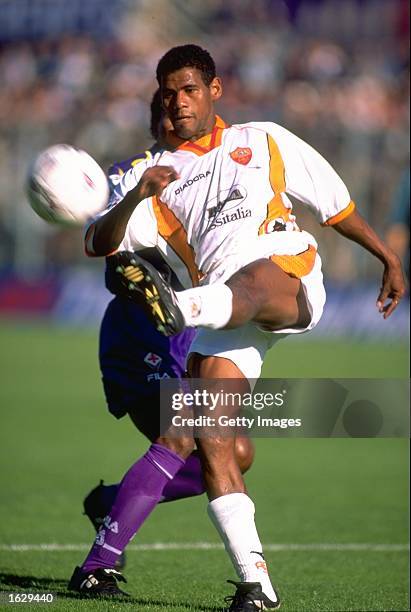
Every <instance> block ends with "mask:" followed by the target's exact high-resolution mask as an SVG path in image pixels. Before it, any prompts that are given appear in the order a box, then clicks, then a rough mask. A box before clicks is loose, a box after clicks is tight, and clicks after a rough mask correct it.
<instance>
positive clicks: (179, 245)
mask: <svg viewBox="0 0 411 612" xmlns="http://www.w3.org/2000/svg"><path fill="white" fill-rule="evenodd" d="M152 202H153V210H154V214H155V216H156V219H157V226H158V233H159V234H160V236H161V237H162V238H164V240H165V241H166V242H167V244H169V245H170V247H171V248H172V249H173V251H174V252H175V253H176V254H177V255H178V256H179V258H180V259H181V260H182V261H183V263H184V264H185V266H186V267H187V270H188V273H189V275H190V278H191V281H192V283H193V286H194V287H196V286H197V285H198V281H199V277H200V273H199V270H198V268H197V264H196V263H195V255H194V250H193V248H192V247H191V246H190V245H189V244H188V240H187V232H186V230H185V229H184V227H183V226H182V224H181V222H180V221H179V220H178V219H177V217H176V216H175V214H174V213H173V211H172V210H170V209H169V208H168V207H167V206H166V204H164V202H162V201H161V200H160V198H157V197H153V198H152Z"/></svg>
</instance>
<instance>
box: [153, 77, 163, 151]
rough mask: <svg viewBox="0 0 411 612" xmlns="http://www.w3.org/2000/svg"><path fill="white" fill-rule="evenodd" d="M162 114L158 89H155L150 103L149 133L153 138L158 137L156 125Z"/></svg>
mask: <svg viewBox="0 0 411 612" xmlns="http://www.w3.org/2000/svg"><path fill="white" fill-rule="evenodd" d="M162 114H163V108H162V106H161V95H160V90H159V89H157V90H156V91H155V93H154V95H153V98H152V100H151V104H150V133H151V135H152V137H153V138H154V140H157V139H158V136H159V133H158V126H159V123H160V120H161V116H162Z"/></svg>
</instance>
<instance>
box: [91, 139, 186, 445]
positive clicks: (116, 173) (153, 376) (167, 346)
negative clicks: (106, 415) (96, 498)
mask: <svg viewBox="0 0 411 612" xmlns="http://www.w3.org/2000/svg"><path fill="white" fill-rule="evenodd" d="M157 151H159V147H158V146H157V145H154V146H153V147H151V149H149V150H147V151H145V152H144V153H141V154H139V155H136V156H134V157H130V158H129V159H127V160H125V161H122V162H118V163H115V164H113V165H112V166H111V167H110V169H109V171H108V175H109V182H110V187H111V188H113V187H114V186H115V185H116V182H117V181H118V180H120V178H121V176H122V175H123V174H124V173H125V172H127V170H129V169H130V168H132V167H133V166H135V165H136V164H138V163H139V162H140V161H142V160H145V159H148V158H149V157H150V156H152V155H154V154H155V153H156V152H157ZM140 254H141V255H142V256H143V257H144V258H145V259H147V260H149V261H150V262H151V263H152V264H153V265H155V266H156V268H157V269H159V270H160V271H162V272H163V273H165V274H169V275H171V276H170V278H171V284H172V285H173V287H174V288H175V289H181V286H179V283H178V281H177V279H176V277H175V275H174V273H173V272H172V271H171V270H170V268H169V266H168V265H167V264H166V263H165V261H164V260H163V259H162V257H161V255H159V253H158V252H157V250H156V249H145V250H144V251H143V252H141V253H140ZM105 280H106V287H107V289H108V290H109V291H110V292H111V293H113V294H114V295H115V296H116V297H115V298H114V300H112V302H110V304H109V306H108V307H107V310H106V313H105V315H104V318H103V322H102V324H101V330H100V349H99V358H100V369H101V372H102V375H103V385H104V391H105V395H106V400H107V404H108V408H109V410H110V412H111V413H112V414H114V416H116V417H117V418H121V417H122V416H124V415H125V414H126V413H127V412H129V411H133V412H134V413H135V411H136V409H137V410H139V409H141V410H142V411H143V407H145V408H147V407H150V408H153V407H157V406H158V404H159V388H160V381H161V380H162V379H164V378H181V377H182V376H183V375H184V372H185V363H186V357H187V353H188V350H189V347H190V345H191V342H192V340H193V338H194V336H195V333H196V332H195V330H194V329H192V328H186V329H185V330H184V331H182V332H181V333H180V334H178V335H176V336H171V337H165V336H163V335H162V334H160V333H159V332H158V331H157V330H156V328H155V326H154V324H153V322H152V320H151V318H150V317H149V315H148V314H147V313H146V311H145V309H144V307H143V306H140V305H139V304H136V303H135V302H132V301H131V300H130V299H129V298H128V297H126V296H124V295H122V291H121V286H120V285H119V283H118V281H117V274H116V272H115V266H113V265H112V260H111V258H110V257H107V258H106V273H105ZM151 415H152V417H151V416H150V417H149V416H148V415H147V414H146V412H144V411H143V414H142V420H143V419H144V424H143V425H142V429H144V428H146V429H147V433H149V434H150V435H149V437H150V438H152V437H153V436H154V437H155V433H156V428H157V426H158V423H157V420H156V419H157V416H158V411H157V410H151ZM156 415H157V416H156Z"/></svg>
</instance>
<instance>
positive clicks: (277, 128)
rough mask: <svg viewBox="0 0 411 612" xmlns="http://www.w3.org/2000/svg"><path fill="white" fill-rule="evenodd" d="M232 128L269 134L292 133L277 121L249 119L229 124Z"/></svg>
mask: <svg viewBox="0 0 411 612" xmlns="http://www.w3.org/2000/svg"><path fill="white" fill-rule="evenodd" d="M231 129H233V130H238V131H242V130H248V131H250V132H255V133H258V132H266V133H269V134H273V133H275V134H279V135H287V134H290V135H293V134H292V132H290V131H289V130H287V129H286V128H285V127H283V126H282V125H279V124H278V123H274V121H249V122H247V123H236V124H234V125H232V126H231Z"/></svg>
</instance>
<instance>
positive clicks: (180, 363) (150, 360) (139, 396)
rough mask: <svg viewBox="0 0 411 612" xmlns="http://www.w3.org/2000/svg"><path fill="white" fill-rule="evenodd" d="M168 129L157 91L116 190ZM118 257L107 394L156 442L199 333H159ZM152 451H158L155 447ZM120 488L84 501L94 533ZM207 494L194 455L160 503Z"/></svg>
mask: <svg viewBox="0 0 411 612" xmlns="http://www.w3.org/2000/svg"><path fill="white" fill-rule="evenodd" d="M170 126H171V124H169V123H168V120H167V118H164V116H163V113H162V109H161V103H160V96H159V92H156V94H155V95H154V97H153V100H152V103H151V122H150V128H151V134H152V136H153V138H154V139H155V141H156V142H155V143H154V144H153V146H152V147H151V148H150V149H148V150H147V151H145V152H144V153H141V154H138V155H136V156H134V157H131V158H129V159H127V160H125V161H123V162H119V163H116V164H114V165H113V166H112V167H111V168H110V169H109V172H108V175H109V179H110V184H111V186H112V187H113V186H114V185H115V184H116V183H117V182H118V180H119V179H120V177H121V176H122V175H123V174H124V173H125V172H127V170H129V169H130V168H131V167H133V166H135V165H137V164H138V163H139V162H141V161H142V160H147V159H150V157H152V156H154V155H155V154H156V153H157V152H158V151H161V150H163V149H164V148H165V147H167V142H166V140H167V134H168V131H167V128H168V127H170ZM139 254H140V255H141V256H143V257H144V258H145V259H146V260H148V261H150V262H151V263H152V264H154V265H155V266H156V268H157V269H158V270H160V271H161V272H162V273H163V274H164V275H165V276H166V277H167V278H170V282H171V283H172V285H173V286H174V287H175V288H176V289H178V288H181V285H180V284H179V282H178V279H177V277H176V276H175V275H174V273H173V272H172V271H171V269H170V268H169V266H168V265H167V264H166V263H165V262H164V260H163V259H162V257H161V256H160V255H159V254H158V252H157V251H156V249H155V248H147V249H144V250H142V251H139ZM119 257H121V253H120V254H116V255H113V256H110V257H107V258H106V273H105V282H106V287H107V289H108V290H109V291H110V292H111V293H113V294H114V296H115V297H114V298H113V300H112V301H111V302H110V303H109V305H108V307H107V309H106V312H105V314H104V317H103V320H102V323H101V329H100V346H99V361H100V369H101V373H102V380H103V386H104V392H105V396H106V401H107V406H108V409H109V411H110V412H111V414H113V415H114V416H115V417H116V418H118V419H120V418H121V417H123V416H124V415H126V414H128V415H129V417H130V419H131V420H132V422H133V424H134V425H135V426H136V427H137V429H138V430H139V431H140V432H141V433H143V434H144V435H145V436H146V437H147V438H148V439H149V440H150V441H151V442H155V441H156V439H157V438H158V436H159V431H160V417H159V393H160V381H161V380H162V379H164V378H182V377H183V376H184V373H185V360H186V356H187V353H188V349H189V346H190V344H191V342H192V340H193V338H194V336H195V330H192V329H185V330H184V331H183V332H182V333H180V334H178V335H177V336H173V337H165V336H164V335H162V334H160V333H159V332H158V331H157V329H156V327H155V325H154V323H153V322H152V319H151V317H150V316H149V314H148V313H147V312H146V306H145V305H143V304H139V303H136V302H134V301H132V300H131V299H130V295H129V293H128V292H125V290H124V287H123V285H122V284H121V283H119V275H118V273H116V267H117V265H118V260H119ZM153 446H154V448H157V446H156V445H155V444H154V445H153ZM253 455H254V452H253V446H252V443H251V441H250V440H248V439H244V438H239V439H238V441H237V446H236V456H237V460H238V463H239V466H240V469H241V471H242V472H245V471H247V469H248V468H249V467H250V465H251V463H252V460H253ZM119 487H120V484H115V485H109V486H107V485H104V484H103V481H101V482H100V484H99V485H98V486H97V487H96V488H95V489H93V490H92V491H91V492H90V493H89V494H88V495H87V497H86V498H85V500H84V511H85V514H87V516H88V517H89V519H90V520H91V522H92V523H93V525H94V527H95V529H96V530H99V529H100V528H101V527H102V525H103V523H104V519H105V517H106V515H108V514H109V512H110V509H111V507H112V505H113V503H114V501H115V499H116V495H117V492H118V490H119ZM204 492H205V485H204V481H203V477H202V472H201V464H200V459H199V456H198V451H196V450H194V451H193V452H192V454H191V455H190V456H189V457H188V458H187V459H186V461H185V462H183V464H182V466H181V469H180V470H179V471H178V474H176V476H175V477H174V478H173V479H172V480H170V481H169V482H168V483H167V484H166V486H165V488H164V490H163V491H162V495H161V497H160V498H159V500H158V501H160V502H167V501H173V500H177V499H182V498H186V497H192V496H195V495H201V494H202V493H204ZM103 529H104V527H103ZM123 565H124V556H123V555H121V556H120V557H119V559H118V561H117V563H116V567H122V566H123ZM103 590H104V581H103Z"/></svg>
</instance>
